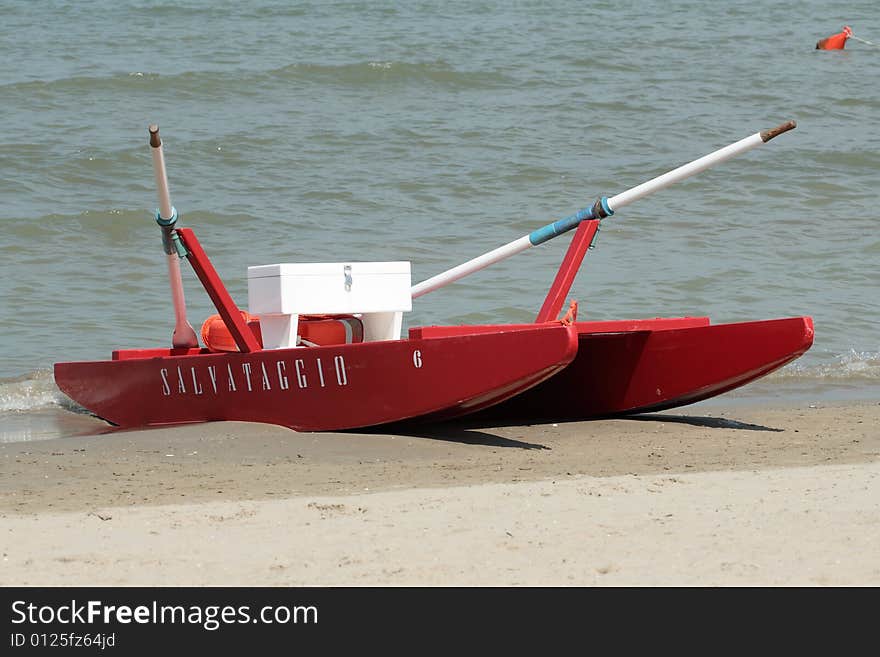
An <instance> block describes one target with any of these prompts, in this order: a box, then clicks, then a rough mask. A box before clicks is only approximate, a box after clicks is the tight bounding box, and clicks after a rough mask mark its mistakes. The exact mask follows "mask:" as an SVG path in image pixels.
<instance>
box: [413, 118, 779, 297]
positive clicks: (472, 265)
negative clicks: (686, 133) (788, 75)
mask: <svg viewBox="0 0 880 657" xmlns="http://www.w3.org/2000/svg"><path fill="white" fill-rule="evenodd" d="M794 127H795V122H794V121H787V122H785V123H783V124H781V125H779V126H777V127H776V128H773V129H772V130H764V131H762V132H757V133H755V134H754V135H751V136H750V137H746V138H745V139H741V140H740V141H738V142H735V143H733V144H730V145H729V146H725V147H723V148H720V149H718V150H717V151H715V152H713V153H709V154H708V155H704V156H703V157H701V158H699V159H696V160H694V161H693V162H689V163H687V164H684V165H682V166H680V167H678V168H677V169H673V170H672V171H669V172H667V173H664V174H663V175H660V176H657V177H656V178H653V179H651V180H649V181H647V182H644V183H642V184H640V185H636V186H635V187H633V188H632V189H628V190H627V191H625V192H621V193H620V194H617V195H616V196H612V197H611V198H602V199H600V200H599V201H597V202H596V203H595V204H594V205H593V207H592V208H584V209H583V210H580V211H578V212H577V213H575V214H573V215H571V216H570V217H566V218H564V219H560V220H559V221H556V222H553V223H552V224H547V225H546V226H542V227H541V228H539V229H538V230H535V231H532V232H531V233H529V234H528V235H524V236H523V237H520V238H519V239H517V240H514V241H513V242H510V243H508V244H505V245H504V246H501V247H498V248H497V249H495V250H494V251H489V252H488V253H484V254H483V255H481V256H477V257H476V258H473V259H472V260H468V261H467V262H465V263H462V264H460V265H458V266H457V267H453V268H452V269H449V270H447V271H445V272H442V273H440V274H437V275H436V276H432V277H431V278H429V279H427V280H426V281H422V282H421V283H418V284H417V285H414V286H412V288H410V293H411V294H412V297H413V298H414V299H415V298H416V297H420V296H422V295H424V294H427V293H428V292H433V291H434V290H436V289H439V288H441V287H443V286H445V285H449V284H450V283H453V282H455V281H457V280H458V279H460V278H463V277H465V276H467V275H469V274H473V273H474V272H477V271H480V270H481V269H484V268H486V267H488V266H489V265H491V264H494V263H496V262H499V261H500V260H504V259H505V258H509V257H510V256H512V255H516V254H517V253H520V252H522V251H525V250H526V249H528V248H530V247H532V246H537V245H538V244H543V243H544V242H546V241H548V240H550V239H552V238H554V237H557V236H558V235H561V234H562V233H564V232H566V231H568V230H571V229H572V228H574V227H575V226H577V225H578V224H579V223H580V222H581V221H584V220H586V219H600V218H602V217H606V216H608V215H611V214H613V213H614V211H615V210H617V209H620V208H622V207H624V206H626V205H629V204H630V203H632V202H633V201H637V200H638V199H640V198H644V197H645V196H648V195H649V194H653V193H654V192H658V191H660V190H661V189H664V188H666V187H669V186H670V185H673V184H675V183H677V182H680V181H682V180H684V179H685V178H690V177H691V176H693V175H696V174H698V173H700V172H701V171H705V170H706V169H708V168H710V167H713V166H715V165H716V164H721V163H722V162H724V161H726V160H729V159H730V158H732V157H736V156H737V155H741V154H742V153H745V152H746V151H749V150H751V149H753V148H755V147H756V146H760V145H761V144H763V143H766V142H768V141H770V140H771V139H773V138H774V137H776V136H777V135H780V134H782V133H783V132H787V131H789V130H791V129H792V128H794Z"/></svg>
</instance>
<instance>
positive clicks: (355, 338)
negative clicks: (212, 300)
mask: <svg viewBox="0 0 880 657" xmlns="http://www.w3.org/2000/svg"><path fill="white" fill-rule="evenodd" d="M240 312H241V316H242V319H244V321H245V323H246V324H248V325H249V326H251V327H252V329H254V333H255V334H256V335H257V339H259V340H260V342H261V343H262V339H261V337H260V334H259V331H258V330H256V329H258V327H259V317H256V316H255V315H251V314H249V313H248V312H247V311H244V310H242V311H240ZM297 332H298V333H299V341H300V342H301V343H302V344H303V345H305V346H308V347H311V346H321V345H329V344H351V343H353V342H363V341H364V324H363V322H362V321H361V320H360V319H359V318H357V317H355V316H354V315H300V316H299V323H298V331H297ZM201 334H202V344H204V345H205V347H206V348H207V349H208V350H209V351H238V346H237V345H236V344H235V340H234V339H233V337H232V334H231V333H230V332H229V329H228V328H226V323H225V322H224V321H223V318H222V317H220V315H211V316H210V317H208V319H206V320H205V322H204V323H203V324H202V330H201Z"/></svg>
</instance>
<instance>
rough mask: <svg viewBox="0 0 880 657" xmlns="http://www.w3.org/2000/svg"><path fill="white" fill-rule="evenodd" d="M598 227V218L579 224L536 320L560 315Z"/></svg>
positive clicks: (546, 320) (550, 318) (549, 319)
mask: <svg viewBox="0 0 880 657" xmlns="http://www.w3.org/2000/svg"><path fill="white" fill-rule="evenodd" d="M598 229H599V220H598V219H588V220H586V221H582V222H581V223H580V224H578V227H577V230H576V231H575V233H574V237H573V238H572V239H571V244H569V245H568V251H566V253H565V257H564V258H563V259H562V264H561V265H559V271H557V272H556V278H555V279H553V285H551V286H550V291H549V292H547V297H546V298H545V299H544V305H543V306H541V311H540V312H539V313H538V317H537V318H536V319H535V322H537V323H541V322H552V321H553V320H554V319H556V318H557V317H558V316H559V311H560V310H562V305H563V304H564V303H565V297H566V296H567V295H568V291H569V290H570V289H571V284H572V283H574V277H575V276H577V273H578V269H580V266H581V262H583V259H584V256H585V255H586V253H587V249H589V248H590V244H592V243H593V236H594V235H595V234H596V231H597V230H598Z"/></svg>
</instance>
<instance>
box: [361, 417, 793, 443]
mask: <svg viewBox="0 0 880 657" xmlns="http://www.w3.org/2000/svg"><path fill="white" fill-rule="evenodd" d="M605 420H617V421H622V422H633V421H634V422H664V423H665V422H670V423H675V424H688V425H691V426H694V427H702V428H709V429H736V430H739V431H772V432H781V431H785V429H778V428H776V427H768V426H764V425H763V424H753V423H750V422H740V421H739V420H731V419H728V418H721V417H711V416H702V415H666V414H663V415H661V414H658V413H644V414H641V415H630V416H624V417H616V418H605ZM575 422H589V420H571V419H565V420H561V419H548V420H546V421H544V422H528V423H526V422H522V423H520V422H514V421H510V422H503V423H499V422H498V421H494V422H493V421H489V420H456V421H449V422H444V423H437V424H432V425H422V426H395V427H387V426H386V427H381V428H374V429H361V430H357V431H355V433H367V434H369V433H389V432H390V433H394V434H396V435H400V436H410V437H413V438H429V439H433V440H444V441H448V442H455V443H467V444H470V445H485V446H488V447H512V448H517V449H529V450H540V449H552V448H551V447H548V446H547V445H542V444H541V443H532V442H526V441H523V440H517V439H515V438H507V437H504V436H499V435H497V434H494V433H491V431H490V430H491V429H498V428H512V427H536V426H552V425H554V424H573V423H575Z"/></svg>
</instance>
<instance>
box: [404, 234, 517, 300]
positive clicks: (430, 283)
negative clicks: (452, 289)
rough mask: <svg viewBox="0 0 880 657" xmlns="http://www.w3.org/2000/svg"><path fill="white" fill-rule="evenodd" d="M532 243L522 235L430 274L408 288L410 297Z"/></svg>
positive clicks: (475, 269)
mask: <svg viewBox="0 0 880 657" xmlns="http://www.w3.org/2000/svg"><path fill="white" fill-rule="evenodd" d="M532 246H533V244H532V243H531V242H530V241H529V236H528V235H526V236H524V237H520V238H519V239H518V240H514V241H513V242H510V243H509V244H505V245H504V246H499V247H498V248H497V249H495V250H494V251H489V252H488V253H484V254H483V255H481V256H477V257H476V258H474V259H473V260H468V261H467V262H464V263H462V264H460V265H458V266H457V267H453V268H452V269H449V270H447V271H445V272H443V273H442V274H437V275H436V276H432V277H431V278H429V279H428V280H426V281H422V282H421V283H419V284H418V285H413V286H412V287H411V288H410V293H411V294H412V298H413V299H415V298H416V297H420V296H422V295H423V294H427V293H428V292H433V291H434V290H436V289H437V288H441V287H443V286H444V285H449V284H450V283H454V282H455V281H457V280H458V279H459V278H464V277H465V276H467V275H468V274H473V273H474V272H475V271H480V270H481V269H484V268H486V267H488V266H489V265H492V264H494V263H496V262H498V261H500V260H504V259H505V258H509V257H510V256H512V255H516V254H517V253H520V252H521V251H525V250H526V249H528V248H530V247H532Z"/></svg>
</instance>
